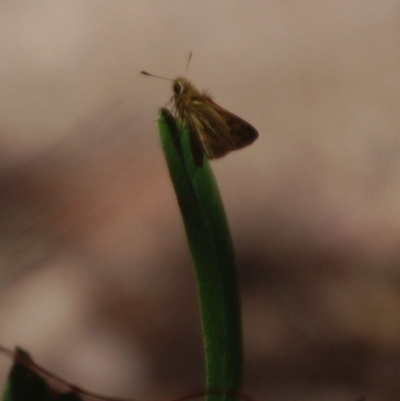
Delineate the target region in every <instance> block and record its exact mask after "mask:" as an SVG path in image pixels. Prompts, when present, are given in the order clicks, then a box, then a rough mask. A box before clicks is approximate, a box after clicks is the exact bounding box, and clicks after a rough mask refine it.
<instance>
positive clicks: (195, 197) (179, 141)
mask: <svg viewBox="0 0 400 401" xmlns="http://www.w3.org/2000/svg"><path fill="white" fill-rule="evenodd" d="M158 130H159V133H160V137H161V141H162V145H163V150H164V154H165V158H166V161H167V165H168V169H169V173H170V177H171V180H172V182H173V185H174V188H175V192H176V196H177V199H178V204H179V207H180V210H181V214H182V217H183V221H184V225H185V230H186V234H187V238H188V242H189V247H190V251H191V254H192V258H193V262H194V267H195V272H196V280H197V287H198V295H199V301H200V314H201V320H202V331H203V341H204V347H205V361H206V388H207V392H208V394H209V395H208V398H210V399H211V398H213V399H214V400H215V399H217V397H218V399H219V400H221V399H226V398H229V399H235V398H238V397H235V396H234V395H236V394H239V392H240V389H241V384H242V374H243V351H242V332H241V314H240V298H239V290H238V284H237V274H236V267H235V258H234V252H233V245H232V240H231V236H230V232H229V228H228V223H227V218H226V214H225V210H224V206H223V204H222V201H221V197H220V194H219V190H218V186H217V184H216V181H215V178H214V175H213V173H212V170H211V168H210V165H209V163H208V160H204V163H203V167H201V168H199V167H197V166H196V165H195V163H194V160H193V156H192V154H191V149H190V140H189V133H188V131H187V129H185V128H184V127H183V125H182V124H181V123H180V121H177V120H175V118H174V117H173V116H172V115H171V113H170V112H169V111H168V110H167V109H162V110H161V112H160V115H159V119H158ZM223 392H226V393H227V394H229V396H228V395H227V394H225V396H223V395H220V396H217V395H215V394H217V393H223ZM212 393H213V394H214V395H211V394H212Z"/></svg>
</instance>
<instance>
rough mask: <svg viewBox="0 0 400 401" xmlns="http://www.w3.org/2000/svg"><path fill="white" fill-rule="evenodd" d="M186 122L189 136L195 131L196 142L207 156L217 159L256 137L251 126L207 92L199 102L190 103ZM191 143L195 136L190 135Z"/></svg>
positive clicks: (245, 144) (248, 143) (193, 134)
mask: <svg viewBox="0 0 400 401" xmlns="http://www.w3.org/2000/svg"><path fill="white" fill-rule="evenodd" d="M185 121H186V122H187V124H188V126H189V131H190V132H191V136H195V135H196V134H197V136H198V140H197V142H200V144H201V147H202V149H203V151H204V153H205V154H206V156H207V157H208V158H209V159H216V158H219V157H222V156H225V155H226V154H227V153H229V152H231V151H233V150H237V149H241V148H243V147H245V146H248V145H250V144H251V143H253V142H254V141H255V140H256V139H257V137H258V132H257V130H256V129H255V128H254V127H253V126H251V125H250V124H249V123H248V122H246V121H244V120H243V119H241V118H240V117H238V116H236V115H235V114H233V113H231V112H229V111H227V110H225V109H223V108H222V107H221V106H219V105H218V104H216V103H215V102H214V101H213V100H212V99H211V98H210V97H209V96H207V95H203V99H202V101H201V102H200V101H199V102H193V103H192V107H191V112H190V113H187V115H186V118H185ZM191 142H193V143H195V142H196V139H195V138H193V140H191ZM195 147H198V144H197V145H195Z"/></svg>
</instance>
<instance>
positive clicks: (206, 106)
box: [141, 53, 258, 167]
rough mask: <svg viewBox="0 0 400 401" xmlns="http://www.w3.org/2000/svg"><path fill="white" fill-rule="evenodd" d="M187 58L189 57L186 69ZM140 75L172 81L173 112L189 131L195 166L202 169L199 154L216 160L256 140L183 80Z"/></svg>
mask: <svg viewBox="0 0 400 401" xmlns="http://www.w3.org/2000/svg"><path fill="white" fill-rule="evenodd" d="M191 56H192V53H190V55H189V60H188V66H189V62H190V59H191ZM186 71H187V69H186ZM141 74H143V75H148V76H153V77H157V78H162V79H168V80H170V81H173V85H172V89H173V91H174V95H173V97H172V100H173V101H174V109H175V111H176V112H177V114H178V116H179V118H180V119H181V120H182V121H183V123H184V124H185V126H186V127H187V128H188V129H189V136H190V147H191V150H192V155H193V159H194V162H195V164H196V166H198V167H202V166H203V154H205V155H206V156H207V158H208V159H217V158H219V157H222V156H225V155H226V154H227V153H229V152H231V151H232V150H236V149H241V148H244V147H245V146H248V145H250V144H251V143H253V142H254V141H255V140H256V139H257V138H258V132H257V130H256V129H255V128H254V127H253V126H252V125H250V124H249V123H248V122H247V121H244V120H242V119H241V118H240V117H238V116H236V115H235V114H233V113H231V112H229V111H227V110H225V109H223V108H222V107H221V106H219V105H218V104H216V103H215V102H214V101H213V100H212V99H211V97H210V96H209V95H207V94H205V93H201V92H200V91H199V90H198V89H197V88H196V87H195V86H194V85H193V84H192V83H191V82H190V81H189V80H188V79H186V78H185V77H178V78H176V79H175V80H172V79H169V78H164V77H160V76H157V75H153V74H149V73H148V72H145V71H142V72H141Z"/></svg>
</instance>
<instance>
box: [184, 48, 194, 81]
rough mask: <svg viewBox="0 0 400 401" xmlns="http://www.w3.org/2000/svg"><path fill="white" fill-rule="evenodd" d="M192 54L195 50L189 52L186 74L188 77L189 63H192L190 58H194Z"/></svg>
mask: <svg viewBox="0 0 400 401" xmlns="http://www.w3.org/2000/svg"><path fill="white" fill-rule="evenodd" d="M192 55H193V52H190V53H189V57H188V61H187V64H186V74H185V76H186V77H187V75H188V71H189V64H190V60H191V59H192Z"/></svg>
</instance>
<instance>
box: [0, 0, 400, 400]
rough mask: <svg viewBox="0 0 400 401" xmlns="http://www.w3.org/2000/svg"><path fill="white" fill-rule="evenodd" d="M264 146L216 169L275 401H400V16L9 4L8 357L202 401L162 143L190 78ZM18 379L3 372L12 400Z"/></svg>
mask: <svg viewBox="0 0 400 401" xmlns="http://www.w3.org/2000/svg"><path fill="white" fill-rule="evenodd" d="M190 51H193V53H194V56H193V58H192V61H191V65H190V69H189V78H190V79H191V80H192V81H193V82H194V83H195V84H196V86H197V87H198V88H199V89H205V90H208V91H209V92H210V93H211V94H212V95H213V96H214V97H215V99H216V101H217V102H218V103H219V104H221V105H222V106H223V107H225V108H227V109H228V110H231V111H233V112H235V113H237V114H238V115H239V116H241V117H243V118H244V119H246V120H248V121H249V122H250V123H251V124H253V125H254V126H255V127H257V129H258V130H259V132H260V138H259V139H258V140H257V142H255V143H254V144H253V145H252V146H250V147H248V148H246V149H243V150H241V151H238V152H234V153H231V154H229V155H228V156H227V157H225V158H224V159H221V160H218V161H214V162H212V166H213V169H214V172H215V174H216V177H217V180H218V183H219V185H220V188H221V192H222V196H223V199H224V202H225V205H226V209H227V214H228V218H229V221H230V224H231V229H232V235H233V238H234V243H235V247H236V253H237V261H238V270H239V275H240V286H241V293H242V301H243V323H244V341H245V358H246V373H245V376H246V379H245V386H244V390H245V392H246V393H248V394H250V395H252V396H254V397H255V398H256V399H257V400H268V401H277V400H280V401H289V400H290V401H292V400H329V401H342V400H348V401H352V400H356V399H357V397H359V396H361V395H365V396H366V397H367V398H366V399H367V400H374V401H375V400H380V401H382V400H384V401H386V400H387V401H391V400H398V399H399V393H400V247H399V245H400V138H399V130H400V113H399V105H400V3H399V2H398V1H394V0H363V1H361V0H350V1H349V0H327V1H321V2H315V1H302V2H295V1H281V0H267V1H239V0H234V1H233V0H229V1H228V0H226V1H217V2H216V1H211V0H210V1H209V0H205V1H204V0H203V1H197V2H195V1H184V0H173V1H168V2H165V1H162V0H146V1H144V0H143V1H123V0H113V1H99V0H68V1H59V2H56V1H52V0H36V1H34V2H33V1H30V0H18V1H12V2H11V1H3V2H0V54H1V57H0V89H1V90H0V93H1V99H0V262H1V263H0V343H1V344H3V345H6V346H8V347H13V346H15V345H19V346H21V347H24V348H25V349H27V350H28V351H29V352H31V353H32V356H33V357H34V358H35V360H36V361H37V362H38V363H40V364H42V365H43V366H45V367H46V368H48V369H50V370H52V371H54V372H55V373H57V374H59V375H60V376H63V377H65V378H66V379H68V380H69V381H71V382H73V383H76V384H77V385H80V386H82V387H85V388H88V389H90V390H93V391H97V392H101V393H106V394H110V395H114V396H121V397H135V398H137V399H139V400H143V401H146V400H161V401H167V400H171V399H172V398H173V397H177V396H179V395H183V394H186V393H189V392H192V391H195V390H198V389H201V388H203V383H204V376H203V370H204V369H203V361H202V344H201V337H200V326H199V321H198V310H197V300H196V288H195V282H194V274H193V270H192V266H191V260H190V256H189V251H188V247H187V244H186V240H185V235H184V231H183V225H182V221H181V218H180V215H179V212H178V208H177V203H176V200H175V197H174V193H173V191H172V187H171V183H170V181H169V178H168V174H167V171H166V166H165V162H164V160H163V156H162V152H161V146H160V144H159V141H158V137H157V133H156V130H155V119H156V116H157V110H158V108H160V107H162V106H164V105H165V104H166V103H167V102H168V100H169V99H170V97H171V93H172V91H171V83H170V82H168V81H161V80H157V79H154V78H148V77H144V76H140V75H139V72H140V71H141V70H147V71H149V72H151V73H154V74H159V75H163V76H166V77H171V78H175V77H176V76H178V75H183V74H184V73H185V68H186V62H187V57H188V54H189V52H190ZM9 365H10V362H9V361H8V360H7V358H5V357H3V358H2V360H1V363H0V368H1V375H2V376H1V377H2V380H3V382H4V380H5V375H6V372H7V369H8V368H9Z"/></svg>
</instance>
